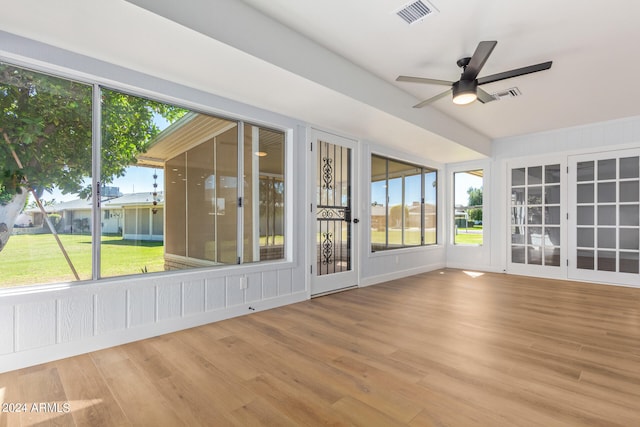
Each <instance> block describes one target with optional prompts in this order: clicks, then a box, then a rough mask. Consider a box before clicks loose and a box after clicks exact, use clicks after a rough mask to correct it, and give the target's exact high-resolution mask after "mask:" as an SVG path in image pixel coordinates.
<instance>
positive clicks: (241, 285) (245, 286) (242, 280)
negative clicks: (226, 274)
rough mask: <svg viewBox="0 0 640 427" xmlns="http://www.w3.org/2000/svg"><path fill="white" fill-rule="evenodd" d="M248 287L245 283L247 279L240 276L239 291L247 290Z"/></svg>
mask: <svg viewBox="0 0 640 427" xmlns="http://www.w3.org/2000/svg"><path fill="white" fill-rule="evenodd" d="M248 287H249V284H248V283H247V278H246V277H244V276H242V277H241V278H240V289H247V288H248Z"/></svg>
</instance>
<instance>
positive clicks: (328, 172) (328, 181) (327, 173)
mask: <svg viewBox="0 0 640 427" xmlns="http://www.w3.org/2000/svg"><path fill="white" fill-rule="evenodd" d="M331 163H333V159H332V158H331V157H323V158H322V181H323V182H324V183H323V185H322V189H323V190H331V189H333V185H332V182H333V166H331Z"/></svg>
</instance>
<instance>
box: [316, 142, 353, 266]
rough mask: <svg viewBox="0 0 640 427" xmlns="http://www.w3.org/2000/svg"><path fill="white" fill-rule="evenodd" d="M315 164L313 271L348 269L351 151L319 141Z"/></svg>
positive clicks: (349, 259)
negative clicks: (315, 264)
mask: <svg viewBox="0 0 640 427" xmlns="http://www.w3.org/2000/svg"><path fill="white" fill-rule="evenodd" d="M317 161H318V163H317V178H316V180H317V181H316V185H317V203H316V219H317V238H316V244H317V254H318V255H317V263H318V264H317V265H318V269H317V274H318V275H325V274H332V273H339V272H342V271H348V270H351V240H350V239H351V238H350V236H351V222H350V214H349V213H350V205H351V185H350V182H351V168H350V162H351V150H350V149H348V148H346V147H341V146H338V145H334V144H331V143H328V142H324V141H319V144H318V160H317Z"/></svg>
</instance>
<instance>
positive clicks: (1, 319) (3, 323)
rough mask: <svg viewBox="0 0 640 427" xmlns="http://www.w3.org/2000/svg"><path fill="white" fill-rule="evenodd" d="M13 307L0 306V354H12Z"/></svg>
mask: <svg viewBox="0 0 640 427" xmlns="http://www.w3.org/2000/svg"><path fill="white" fill-rule="evenodd" d="M13 313H14V311H13V306H12V305H5V306H0V354H8V353H13V352H14V351H15V349H14V347H13V333H14V319H13Z"/></svg>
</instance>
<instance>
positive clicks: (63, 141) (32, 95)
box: [0, 63, 92, 287]
mask: <svg viewBox="0 0 640 427" xmlns="http://www.w3.org/2000/svg"><path fill="white" fill-rule="evenodd" d="M91 104H92V87H91V86H90V85H86V84H82V83H78V82H74V81H72V80H67V79H62V78H59V77H54V76H50V75H47V74H42V73H38V72H35V71H31V70H26V69H23V68H19V67H15V66H12V65H8V64H4V63H0V128H1V130H0V133H1V135H0V271H2V274H1V275H0V287H8V286H16V285H27V284H34V283H41V282H43V281H44V282H48V283H50V282H61V281H73V280H85V279H91V277H92V269H91V244H92V238H91V228H90V223H91V221H90V219H91V207H92V204H91V199H90V198H89V197H88V196H90V194H91V167H92V164H91V159H92V151H91V143H92V114H91V113H92V110H91V108H92V105H91ZM71 194H75V195H76V196H75V197H70V195H71Z"/></svg>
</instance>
